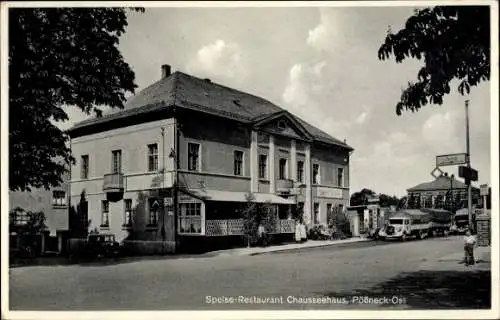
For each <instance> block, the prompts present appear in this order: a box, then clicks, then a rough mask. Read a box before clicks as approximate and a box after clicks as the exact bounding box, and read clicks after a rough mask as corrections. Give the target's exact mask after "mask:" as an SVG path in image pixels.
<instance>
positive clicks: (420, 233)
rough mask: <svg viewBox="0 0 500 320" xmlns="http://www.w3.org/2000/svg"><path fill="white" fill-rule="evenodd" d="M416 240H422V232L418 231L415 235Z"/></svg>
mask: <svg viewBox="0 0 500 320" xmlns="http://www.w3.org/2000/svg"><path fill="white" fill-rule="evenodd" d="M417 238H418V239H419V240H422V239H423V236H422V230H420V231H419V232H418V234H417Z"/></svg>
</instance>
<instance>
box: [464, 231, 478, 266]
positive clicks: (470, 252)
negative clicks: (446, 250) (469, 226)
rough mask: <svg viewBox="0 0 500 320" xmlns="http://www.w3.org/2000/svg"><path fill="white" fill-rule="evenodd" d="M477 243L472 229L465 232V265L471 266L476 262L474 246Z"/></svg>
mask: <svg viewBox="0 0 500 320" xmlns="http://www.w3.org/2000/svg"><path fill="white" fill-rule="evenodd" d="M475 244H476V237H475V236H473V235H472V233H471V231H470V230H467V231H466V232H465V237H464V252H465V265H466V266H471V265H473V264H474V246H475Z"/></svg>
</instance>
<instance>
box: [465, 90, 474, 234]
mask: <svg viewBox="0 0 500 320" xmlns="http://www.w3.org/2000/svg"><path fill="white" fill-rule="evenodd" d="M465 132H466V134H465V143H466V148H467V151H466V152H467V167H468V168H469V169H470V168H471V166H470V142H469V100H465ZM469 171H470V170H469ZM465 182H466V184H467V194H468V195H467V207H468V208H467V209H468V211H469V228H470V229H471V230H473V227H474V226H473V225H472V184H471V180H470V179H466V181H465Z"/></svg>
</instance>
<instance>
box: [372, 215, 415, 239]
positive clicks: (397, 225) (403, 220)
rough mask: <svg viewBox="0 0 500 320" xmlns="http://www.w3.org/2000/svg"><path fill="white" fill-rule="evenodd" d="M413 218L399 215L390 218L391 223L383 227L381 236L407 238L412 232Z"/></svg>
mask: <svg viewBox="0 0 500 320" xmlns="http://www.w3.org/2000/svg"><path fill="white" fill-rule="evenodd" d="M410 229H411V220H410V219H409V218H407V217H403V216H398V217H392V218H390V219H389V223H388V224H387V226H386V227H385V228H384V229H381V230H380V232H379V236H380V237H381V238H386V239H387V238H388V239H391V238H399V239H405V238H406V237H407V236H408V235H409V234H410Z"/></svg>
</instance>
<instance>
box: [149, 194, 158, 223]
mask: <svg viewBox="0 0 500 320" xmlns="http://www.w3.org/2000/svg"><path fill="white" fill-rule="evenodd" d="M159 211H160V203H159V202H158V200H157V199H149V221H148V224H149V225H152V226H154V225H156V224H158V216H159Z"/></svg>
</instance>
